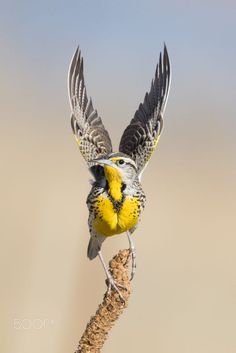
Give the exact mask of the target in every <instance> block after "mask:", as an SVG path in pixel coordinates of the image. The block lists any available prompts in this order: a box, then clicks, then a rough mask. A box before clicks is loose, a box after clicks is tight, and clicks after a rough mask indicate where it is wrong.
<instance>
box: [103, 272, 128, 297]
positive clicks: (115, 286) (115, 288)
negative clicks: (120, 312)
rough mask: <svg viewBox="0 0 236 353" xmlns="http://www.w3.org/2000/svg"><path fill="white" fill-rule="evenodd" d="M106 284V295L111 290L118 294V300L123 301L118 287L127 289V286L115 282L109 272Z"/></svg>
mask: <svg viewBox="0 0 236 353" xmlns="http://www.w3.org/2000/svg"><path fill="white" fill-rule="evenodd" d="M106 285H107V292H106V295H107V296H108V295H110V294H111V291H112V290H113V291H115V292H117V293H118V294H119V297H120V300H121V301H122V302H123V303H125V299H124V297H123V296H122V294H121V292H120V289H124V290H127V288H126V287H125V286H122V284H119V283H117V282H116V281H115V280H114V278H113V277H112V275H111V274H110V275H109V276H108V277H107V279H106Z"/></svg>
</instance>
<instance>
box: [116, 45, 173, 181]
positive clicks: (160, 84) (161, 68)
mask: <svg viewBox="0 0 236 353" xmlns="http://www.w3.org/2000/svg"><path fill="white" fill-rule="evenodd" d="M170 80H171V72H170V61H169V56H168V52H167V49H166V46H165V45H164V51H163V56H162V54H161V53H160V57H159V63H158V64H157V67H156V72H155V78H154V80H152V82H151V88H150V91H149V93H146V94H145V97H144V101H143V103H141V104H140V105H139V108H138V110H137V111H136V112H135V115H134V118H133V119H132V120H131V122H130V124H129V125H128V126H127V128H126V129H125V131H124V133H123V135H122V137H121V141H120V146H119V150H120V152H122V153H125V154H128V155H129V156H130V157H131V158H133V159H134V161H135V162H136V164H137V166H138V174H139V176H141V173H142V171H143V170H144V168H145V166H146V165H147V162H148V160H149V159H150V157H151V155H152V153H153V151H154V150H155V148H156V146H157V143H158V140H159V137H160V134H161V131H162V128H163V114H164V110H165V106H166V102H167V99H168V94H169V88H170Z"/></svg>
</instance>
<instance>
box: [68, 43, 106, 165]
mask: <svg viewBox="0 0 236 353" xmlns="http://www.w3.org/2000/svg"><path fill="white" fill-rule="evenodd" d="M68 92H69V101H70V107H71V112H72V115H71V127H72V130H73V133H74V135H75V137H76V141H77V142H78V145H79V148H80V151H81V153H82V155H83V157H84V159H85V160H86V161H87V163H88V165H89V166H91V163H90V162H89V161H90V160H93V159H96V158H99V157H101V156H103V155H106V154H109V153H111V152H112V144H111V140H110V137H109V134H108V132H107V130H106V129H105V127H104V125H103V123H102V119H101V118H100V116H99V115H98V113H97V111H96V110H95V109H94V107H93V103H92V99H91V98H89V99H88V97H87V93H86V87H85V82H84V72H83V58H82V57H81V52H80V50H79V48H77V50H76V52H75V54H74V56H73V58H72V61H71V64H70V68H69V73H68Z"/></svg>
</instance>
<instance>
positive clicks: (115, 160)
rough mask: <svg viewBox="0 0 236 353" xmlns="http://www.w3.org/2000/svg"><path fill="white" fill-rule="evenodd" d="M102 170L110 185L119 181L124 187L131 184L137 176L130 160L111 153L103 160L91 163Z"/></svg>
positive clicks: (119, 154)
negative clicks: (99, 166)
mask: <svg viewBox="0 0 236 353" xmlns="http://www.w3.org/2000/svg"><path fill="white" fill-rule="evenodd" d="M92 162H93V163H96V164H98V165H101V166H102V167H103V168H104V174H105V177H106V179H107V181H108V183H110V182H111V181H112V180H120V182H121V183H122V184H124V185H129V184H132V182H133V181H134V179H135V178H136V176H137V166H136V163H135V162H134V160H133V159H132V158H130V157H129V156H127V155H125V154H123V153H112V154H110V155H108V156H107V157H104V158H99V159H95V160H93V161H92Z"/></svg>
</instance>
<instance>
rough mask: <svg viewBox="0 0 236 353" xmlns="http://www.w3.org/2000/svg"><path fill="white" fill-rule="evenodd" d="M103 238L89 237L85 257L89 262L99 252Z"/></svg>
mask: <svg viewBox="0 0 236 353" xmlns="http://www.w3.org/2000/svg"><path fill="white" fill-rule="evenodd" d="M104 239H105V238H103V237H94V236H93V237H91V238H90V240H89V244H88V251H87V256H88V258H89V259H90V260H93V259H95V257H96V256H97V255H98V252H99V251H100V250H101V247H102V243H103V241H104Z"/></svg>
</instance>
